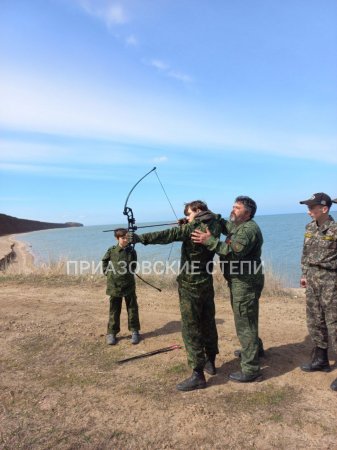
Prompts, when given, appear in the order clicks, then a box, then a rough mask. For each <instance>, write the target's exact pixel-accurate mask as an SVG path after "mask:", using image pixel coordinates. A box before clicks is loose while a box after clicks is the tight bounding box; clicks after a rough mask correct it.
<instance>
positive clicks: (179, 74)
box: [167, 70, 193, 83]
mask: <svg viewBox="0 0 337 450" xmlns="http://www.w3.org/2000/svg"><path fill="white" fill-rule="evenodd" d="M167 75H168V76H169V77H171V78H175V79H176V80H179V81H183V82H185V83H191V82H192V81H193V79H192V77H190V76H189V75H187V74H185V73H182V72H176V71H175V70H170V71H169V72H167Z"/></svg>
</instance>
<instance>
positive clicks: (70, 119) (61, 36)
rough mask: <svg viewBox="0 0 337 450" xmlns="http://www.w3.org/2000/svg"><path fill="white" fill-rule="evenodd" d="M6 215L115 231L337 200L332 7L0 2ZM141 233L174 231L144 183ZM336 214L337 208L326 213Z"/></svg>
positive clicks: (331, 2)
mask: <svg viewBox="0 0 337 450" xmlns="http://www.w3.org/2000/svg"><path fill="white" fill-rule="evenodd" d="M0 9H1V13H0V58H1V63H0V212H2V213H5V214H9V215H13V216H16V217H22V218H28V219H34V220H42V221H52V222H67V221H78V222H81V223H83V224H85V225H95V224H110V223H123V222H124V221H125V218H124V216H123V214H122V212H123V207H124V202H125V199H126V197H127V195H128V193H129V191H130V189H131V188H132V186H133V185H134V184H135V183H136V182H137V181H138V180H139V179H140V178H141V177H142V176H143V175H144V174H145V173H147V172H148V171H149V170H151V168H152V167H154V166H156V167H157V173H158V176H159V177H160V180H161V182H162V184H163V186H164V187H165V190H166V192H167V195H168V197H169V198H170V200H171V203H172V205H173V207H174V209H175V211H176V214H177V216H178V217H181V216H182V215H183V214H182V212H183V207H184V203H185V202H188V201H192V200H196V199H201V200H204V201H206V202H207V203H208V206H209V208H210V209H211V210H213V211H214V212H218V213H221V214H223V215H224V216H227V215H228V213H229V212H230V209H231V206H232V204H233V201H234V199H235V197H236V196H237V195H249V196H250V197H252V198H254V199H255V200H256V202H257V205H258V214H279V213H280V214H282V213H300V212H304V211H305V209H304V206H302V205H299V203H298V202H299V200H303V199H307V198H309V197H310V196H311V195H312V194H313V193H314V192H326V193H328V194H329V195H331V196H332V197H337V58H336V55H337V21H336V17H337V2H336V0H324V1H322V0H249V1H247V0H209V1H206V0H156V1H153V0H123V1H122V0H120V1H115V0H30V1H27V0H1V8H0ZM129 206H131V207H132V209H133V211H134V214H135V217H136V219H137V220H138V221H142V222H146V221H162V220H164V221H166V220H172V219H174V215H173V212H172V211H171V208H170V205H169V203H168V202H167V199H166V197H165V195H164V193H163V191H162V189H161V186H160V184H159V182H158V179H157V177H156V176H155V174H154V173H151V174H150V175H148V176H147V177H146V178H145V179H144V180H143V181H142V182H141V183H140V184H139V185H138V186H137V187H136V189H135V190H134V191H133V193H132V194H131V196H130V199H129ZM334 209H336V207H335V208H334Z"/></svg>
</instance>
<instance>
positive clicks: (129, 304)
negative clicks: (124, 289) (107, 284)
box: [107, 293, 140, 334]
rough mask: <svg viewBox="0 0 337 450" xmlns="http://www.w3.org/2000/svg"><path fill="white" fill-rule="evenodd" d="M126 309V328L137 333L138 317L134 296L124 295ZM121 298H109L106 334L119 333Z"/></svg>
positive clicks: (138, 326)
mask: <svg viewBox="0 0 337 450" xmlns="http://www.w3.org/2000/svg"><path fill="white" fill-rule="evenodd" d="M124 298H125V304H126V309H127V312H128V328H129V330H130V331H139V330H140V323H139V315H138V303H137V296H136V294H135V293H134V294H131V295H126V296H125V297H124ZM122 302H123V297H114V296H111V297H110V309H109V322H108V330H107V334H117V333H119V332H120V317H121V311H122Z"/></svg>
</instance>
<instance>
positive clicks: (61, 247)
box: [16, 212, 337, 287]
mask: <svg viewBox="0 0 337 450" xmlns="http://www.w3.org/2000/svg"><path fill="white" fill-rule="evenodd" d="M331 215H332V216H333V217H334V218H335V220H337V212H332V213H331ZM254 220H255V221H256V222H257V223H258V225H259V226H260V228H261V231H262V234H263V238H264V244H263V252H262V258H263V261H264V265H265V269H266V270H272V271H273V272H274V273H275V274H276V275H277V276H279V277H280V278H281V279H282V280H283V281H284V283H285V285H286V286H289V287H298V285H299V279H300V276H301V253H302V246H303V235H304V228H305V225H306V224H307V223H308V222H309V221H310V217H309V216H308V215H307V214H305V213H304V214H277V215H269V216H256V217H255V219H254ZM149 224H150V223H146V224H138V225H139V226H140V225H149ZM117 227H125V224H110V225H95V226H84V227H79V228H77V227H76V228H58V229H53V230H43V231H34V232H31V233H23V234H19V235H17V236H16V238H17V239H19V240H21V241H23V242H25V243H26V244H28V246H29V248H30V250H31V252H32V253H33V255H34V257H35V263H36V264H40V263H52V262H57V261H59V260H66V261H87V262H89V264H90V267H95V266H97V264H98V263H99V261H100V260H101V258H102V256H103V255H104V253H105V252H106V250H107V249H108V248H109V247H110V246H111V245H114V244H115V238H114V235H113V233H103V230H107V229H111V228H117ZM166 228H168V227H167V226H163V227H154V228H149V229H145V230H141V229H140V230H139V231H138V232H139V233H142V232H146V231H159V230H163V229H166ZM180 247H181V243H179V242H176V243H174V245H173V246H171V244H168V245H148V246H143V245H141V244H138V245H137V246H136V250H137V254H138V260H139V261H145V260H146V261H152V262H154V261H163V262H164V263H166V262H169V263H171V264H172V262H173V261H178V260H179V256H180ZM175 267H177V266H175Z"/></svg>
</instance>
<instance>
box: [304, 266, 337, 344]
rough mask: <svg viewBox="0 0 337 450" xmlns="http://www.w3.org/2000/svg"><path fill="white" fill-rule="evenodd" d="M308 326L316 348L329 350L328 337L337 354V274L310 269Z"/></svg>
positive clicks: (324, 270)
mask: <svg viewBox="0 0 337 450" xmlns="http://www.w3.org/2000/svg"><path fill="white" fill-rule="evenodd" d="M306 297H307V325H308V331H309V334H310V337H311V339H312V341H313V343H314V345H315V346H316V347H320V348H328V336H330V339H331V342H332V346H333V348H334V350H335V351H336V352H337V272H334V271H331V270H326V269H320V268H318V267H315V266H312V267H309V269H308V272H307V289H306Z"/></svg>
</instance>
